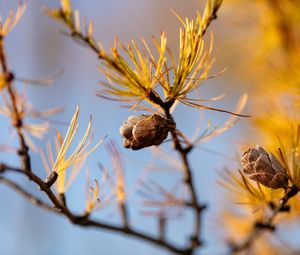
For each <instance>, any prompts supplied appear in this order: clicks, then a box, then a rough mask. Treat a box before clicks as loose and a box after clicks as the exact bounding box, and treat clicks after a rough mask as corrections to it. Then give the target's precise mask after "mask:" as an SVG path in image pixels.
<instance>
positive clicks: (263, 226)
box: [229, 186, 299, 254]
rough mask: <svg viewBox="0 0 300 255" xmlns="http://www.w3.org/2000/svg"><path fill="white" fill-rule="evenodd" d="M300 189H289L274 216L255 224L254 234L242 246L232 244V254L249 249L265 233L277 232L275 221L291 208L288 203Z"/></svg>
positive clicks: (276, 208) (274, 210) (294, 187)
mask: <svg viewBox="0 0 300 255" xmlns="http://www.w3.org/2000/svg"><path fill="white" fill-rule="evenodd" d="M298 192H299V188H298V187H296V186H291V187H289V188H288V189H287V191H286V193H285V195H284V196H283V197H282V198H281V200H280V202H279V205H278V206H276V207H274V208H273V211H272V214H271V215H270V216H269V218H268V219H266V220H265V221H263V222H255V223H254V224H253V228H252V232H251V233H250V234H249V235H248V237H247V238H246V239H245V240H244V241H243V242H242V243H240V244H235V243H230V244H229V246H230V249H231V254H236V253H238V252H241V251H245V250H247V249H249V248H250V247H251V246H252V245H253V244H254V242H255V241H256V240H257V239H258V237H259V236H260V235H261V234H262V233H263V232H264V231H275V225H274V220H275V218H276V217H277V216H278V215H279V214H280V213H282V212H286V211H287V210H288V209H289V207H288V205H287V203H288V201H289V200H290V199H291V198H292V197H294V196H295V195H297V193H298Z"/></svg>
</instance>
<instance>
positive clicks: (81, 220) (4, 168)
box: [0, 164, 192, 254]
mask: <svg viewBox="0 0 300 255" xmlns="http://www.w3.org/2000/svg"><path fill="white" fill-rule="evenodd" d="M5 172H12V173H17V174H21V175H24V176H27V177H28V178H29V179H30V180H31V181H33V182H34V183H36V184H37V185H38V186H39V188H40V190H41V191H43V192H44V193H45V194H46V195H47V196H48V198H49V199H50V200H51V202H52V204H53V206H54V208H55V209H54V208H52V207H50V206H48V205H46V204H45V203H44V202H42V201H40V200H38V199H37V198H34V197H33V196H31V195H30V194H29V193H27V192H26V191H24V190H23V189H22V188H21V187H19V186H18V185H16V184H14V183H13V182H10V181H8V180H7V179H5V178H4V177H2V176H0V182H2V183H5V184H6V185H8V186H10V187H12V188H13V189H15V190H17V191H18V192H19V193H21V194H22V195H23V196H24V197H25V198H26V199H28V200H29V201H31V202H34V203H35V204H37V205H39V206H40V207H42V208H44V209H47V210H49V209H50V208H51V209H50V210H51V211H53V212H56V213H59V214H61V215H64V216H65V217H66V218H68V219H69V220H70V221H71V222H72V223H73V224H75V225H79V226H83V227H94V228H99V229H106V230H110V231H114V232H118V233H123V234H126V235H129V236H133V237H136V238H138V239H141V240H144V241H147V242H150V243H152V244H155V245H158V246H160V247H164V248H165V249H167V250H169V251H171V252H173V253H175V254H192V250H190V248H179V247H177V246H175V245H173V244H171V243H169V242H167V241H165V240H162V239H161V238H160V236H158V237H156V236H152V235H149V234H146V233H143V232H141V231H138V230H135V229H133V228H132V227H130V226H126V225H124V226H115V225H112V224H107V223H105V222H101V221H96V220H91V219H89V216H90V215H89V214H83V215H76V214H73V213H72V212H71V211H70V210H69V208H68V207H67V206H66V204H65V203H63V202H61V200H60V199H59V197H57V196H56V195H55V194H54V193H53V191H52V190H51V188H50V187H49V185H48V184H47V183H46V182H45V181H43V180H42V179H40V178H39V177H38V176H36V175H35V174H34V173H33V172H29V171H27V172H24V171H22V169H18V168H15V167H11V166H8V165H5V164H0V175H1V174H4V173H5Z"/></svg>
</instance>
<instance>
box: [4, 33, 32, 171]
mask: <svg viewBox="0 0 300 255" xmlns="http://www.w3.org/2000/svg"><path fill="white" fill-rule="evenodd" d="M3 40H4V38H3V37H1V38H0V65H1V68H2V75H3V76H5V77H6V88H7V92H8V94H9V97H10V100H11V105H12V110H13V112H12V114H13V115H12V116H13V119H12V125H13V126H14V127H15V129H16V131H17V134H18V138H19V144H20V148H19V150H18V154H19V157H20V159H21V162H22V169H23V170H24V171H31V164H30V156H29V148H28V146H27V144H26V142H25V138H24V134H23V129H22V127H23V118H22V115H21V113H20V112H19V110H18V106H17V98H16V94H15V90H14V88H13V84H12V82H13V80H14V74H13V73H12V72H11V71H10V70H9V69H8V65H7V59H6V55H5V51H4V45H3V44H4V42H3Z"/></svg>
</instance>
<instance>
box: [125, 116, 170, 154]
mask: <svg viewBox="0 0 300 255" xmlns="http://www.w3.org/2000/svg"><path fill="white" fill-rule="evenodd" d="M174 128H175V123H174V122H171V121H170V120H167V119H166V118H164V117H163V116H161V115H158V114H153V115H139V116H130V117H129V118H128V119H127V120H126V121H125V122H124V123H123V125H122V126H121V127H120V134H121V136H123V138H124V140H123V144H124V147H125V148H131V149H133V150H139V149H142V148H145V147H149V146H152V145H156V146H158V145H160V144H161V143H162V142H163V141H164V140H165V139H166V138H167V136H168V132H169V131H170V129H174Z"/></svg>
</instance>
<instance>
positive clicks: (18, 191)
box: [0, 176, 60, 213]
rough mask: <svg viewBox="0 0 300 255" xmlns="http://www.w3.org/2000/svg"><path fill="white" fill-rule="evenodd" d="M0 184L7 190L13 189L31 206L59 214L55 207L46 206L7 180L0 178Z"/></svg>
mask: <svg viewBox="0 0 300 255" xmlns="http://www.w3.org/2000/svg"><path fill="white" fill-rule="evenodd" d="M0 182H1V183H3V184H5V185H6V186H8V187H9V188H11V189H13V190H14V191H16V192H17V193H19V194H20V195H21V196H23V197H24V198H25V199H27V200H28V201H29V202H31V203H32V204H34V205H36V206H38V207H41V208H43V209H45V210H48V211H51V212H55V213H60V211H59V210H57V209H56V208H55V207H52V206H50V205H48V204H46V203H45V202H44V201H42V200H40V199H39V198H37V197H35V196H33V195H32V194H30V193H29V192H28V191H26V190H25V189H23V188H22V187H21V186H19V185H18V184H16V183H15V182H13V181H11V180H9V179H6V178H5V177H3V176H0Z"/></svg>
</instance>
